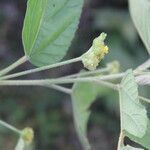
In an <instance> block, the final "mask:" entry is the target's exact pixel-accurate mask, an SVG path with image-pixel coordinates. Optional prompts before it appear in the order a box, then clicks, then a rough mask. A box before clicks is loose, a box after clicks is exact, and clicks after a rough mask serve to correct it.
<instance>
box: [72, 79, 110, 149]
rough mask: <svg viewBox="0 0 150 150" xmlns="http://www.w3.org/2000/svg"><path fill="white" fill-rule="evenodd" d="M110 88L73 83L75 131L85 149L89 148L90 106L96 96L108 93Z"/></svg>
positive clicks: (92, 84)
mask: <svg viewBox="0 0 150 150" xmlns="http://www.w3.org/2000/svg"><path fill="white" fill-rule="evenodd" d="M109 92H110V90H108V89H106V88H104V87H102V86H99V85H96V84H94V83H90V82H89V83H88V82H87V83H75V84H74V86H73V91H72V105H73V114H74V122H75V127H76V131H77V133H78V136H79V139H80V141H81V143H82V146H83V147H84V149H85V150H89V149H91V148H90V144H89V142H88V139H87V124H88V120H89V116H90V113H91V111H90V106H91V104H92V103H93V102H94V101H95V99H96V98H97V97H98V96H103V95H108V93H109Z"/></svg>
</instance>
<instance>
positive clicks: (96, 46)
mask: <svg viewBox="0 0 150 150" xmlns="http://www.w3.org/2000/svg"><path fill="white" fill-rule="evenodd" d="M106 36H107V34H106V33H101V34H100V36H99V37H97V38H95V39H94V40H93V44H92V46H91V48H90V49H89V50H88V51H87V52H86V53H85V54H83V56H82V63H83V65H84V67H85V68H87V69H89V70H95V69H96V67H97V66H98V65H99V62H100V61H101V60H102V59H103V58H104V56H105V55H106V54H107V53H108V50H109V48H108V47H107V46H106V45H105V43H104V40H105V39H106Z"/></svg>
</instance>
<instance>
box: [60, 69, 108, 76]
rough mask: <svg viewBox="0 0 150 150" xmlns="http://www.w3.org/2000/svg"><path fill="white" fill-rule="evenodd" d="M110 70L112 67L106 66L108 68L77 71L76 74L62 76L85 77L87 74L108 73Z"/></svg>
mask: <svg viewBox="0 0 150 150" xmlns="http://www.w3.org/2000/svg"><path fill="white" fill-rule="evenodd" d="M109 71H110V68H107V67H106V68H101V69H98V70H94V71H86V72H80V73H75V74H72V75H68V76H64V77H61V78H76V77H85V76H89V75H97V74H98V75H99V74H103V73H106V72H109Z"/></svg>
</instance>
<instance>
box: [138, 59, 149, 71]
mask: <svg viewBox="0 0 150 150" xmlns="http://www.w3.org/2000/svg"><path fill="white" fill-rule="evenodd" d="M148 68H150V59H148V60H147V61H145V62H144V63H143V64H142V65H140V66H138V67H137V68H136V69H135V71H143V70H146V69H148Z"/></svg>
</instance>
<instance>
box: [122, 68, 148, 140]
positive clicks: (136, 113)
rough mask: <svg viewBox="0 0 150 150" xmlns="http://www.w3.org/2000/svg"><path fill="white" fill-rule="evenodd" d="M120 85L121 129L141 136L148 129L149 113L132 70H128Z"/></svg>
mask: <svg viewBox="0 0 150 150" xmlns="http://www.w3.org/2000/svg"><path fill="white" fill-rule="evenodd" d="M120 86H121V87H120V110H121V129H122V130H125V131H127V132H129V133H131V134H132V135H134V136H136V137H140V138H141V137H143V136H144V134H145V132H146V129H147V115H146V109H145V107H144V106H143V105H142V104H141V103H140V101H139V98H138V86H137V84H136V82H135V79H134V75H133V72H132V70H128V71H127V74H126V76H125V77H124V78H123V80H122V82H121V85H120Z"/></svg>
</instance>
